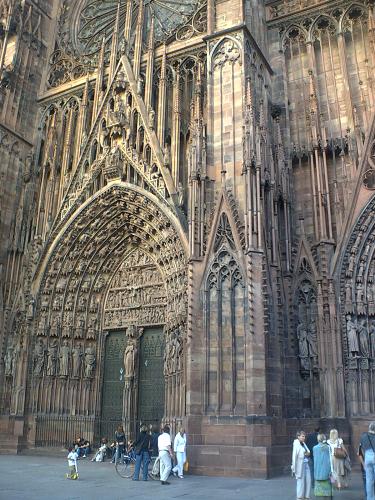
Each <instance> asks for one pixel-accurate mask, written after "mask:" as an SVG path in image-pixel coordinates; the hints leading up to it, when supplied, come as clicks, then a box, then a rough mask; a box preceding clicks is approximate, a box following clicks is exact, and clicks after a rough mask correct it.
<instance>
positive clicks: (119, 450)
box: [112, 444, 125, 464]
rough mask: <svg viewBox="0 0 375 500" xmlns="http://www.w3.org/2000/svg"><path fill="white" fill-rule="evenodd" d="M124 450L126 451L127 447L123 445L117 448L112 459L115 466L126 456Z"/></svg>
mask: <svg viewBox="0 0 375 500" xmlns="http://www.w3.org/2000/svg"><path fill="white" fill-rule="evenodd" d="M124 449H125V445H123V444H119V445H117V446H116V449H115V452H114V454H113V457H112V463H113V464H114V463H116V464H117V463H118V462H119V461H120V458H121V457H122V455H123V454H124Z"/></svg>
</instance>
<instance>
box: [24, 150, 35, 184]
mask: <svg viewBox="0 0 375 500" xmlns="http://www.w3.org/2000/svg"><path fill="white" fill-rule="evenodd" d="M33 157H34V154H33V150H31V151H30V153H29V154H28V155H27V156H26V158H25V169H24V173H23V181H24V182H25V184H27V183H28V182H30V180H31V174H32V170H33Z"/></svg>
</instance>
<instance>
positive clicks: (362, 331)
mask: <svg viewBox="0 0 375 500" xmlns="http://www.w3.org/2000/svg"><path fill="white" fill-rule="evenodd" d="M358 338H359V348H360V352H361V355H362V356H364V357H365V358H368V357H369V356H370V346H369V341H368V333H367V328H366V320H365V319H363V320H362V321H361V323H360V325H359V326H358Z"/></svg>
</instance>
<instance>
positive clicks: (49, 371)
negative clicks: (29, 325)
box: [47, 340, 57, 377]
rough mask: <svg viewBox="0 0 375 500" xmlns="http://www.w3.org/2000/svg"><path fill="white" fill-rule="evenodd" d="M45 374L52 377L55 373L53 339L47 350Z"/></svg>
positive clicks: (55, 342)
mask: <svg viewBox="0 0 375 500" xmlns="http://www.w3.org/2000/svg"><path fill="white" fill-rule="evenodd" d="M47 358H48V359H47V375H49V376H50V377H53V376H54V375H56V363H57V341H56V340H54V341H53V342H52V343H51V345H50V346H49V348H48V351H47Z"/></svg>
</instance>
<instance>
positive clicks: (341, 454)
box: [333, 448, 346, 458]
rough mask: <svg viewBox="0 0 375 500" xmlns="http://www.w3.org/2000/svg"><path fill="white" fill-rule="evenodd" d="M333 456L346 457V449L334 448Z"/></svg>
mask: <svg viewBox="0 0 375 500" xmlns="http://www.w3.org/2000/svg"><path fill="white" fill-rule="evenodd" d="M333 456H334V457H335V458H346V451H345V450H344V448H335V449H334V450H333Z"/></svg>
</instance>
